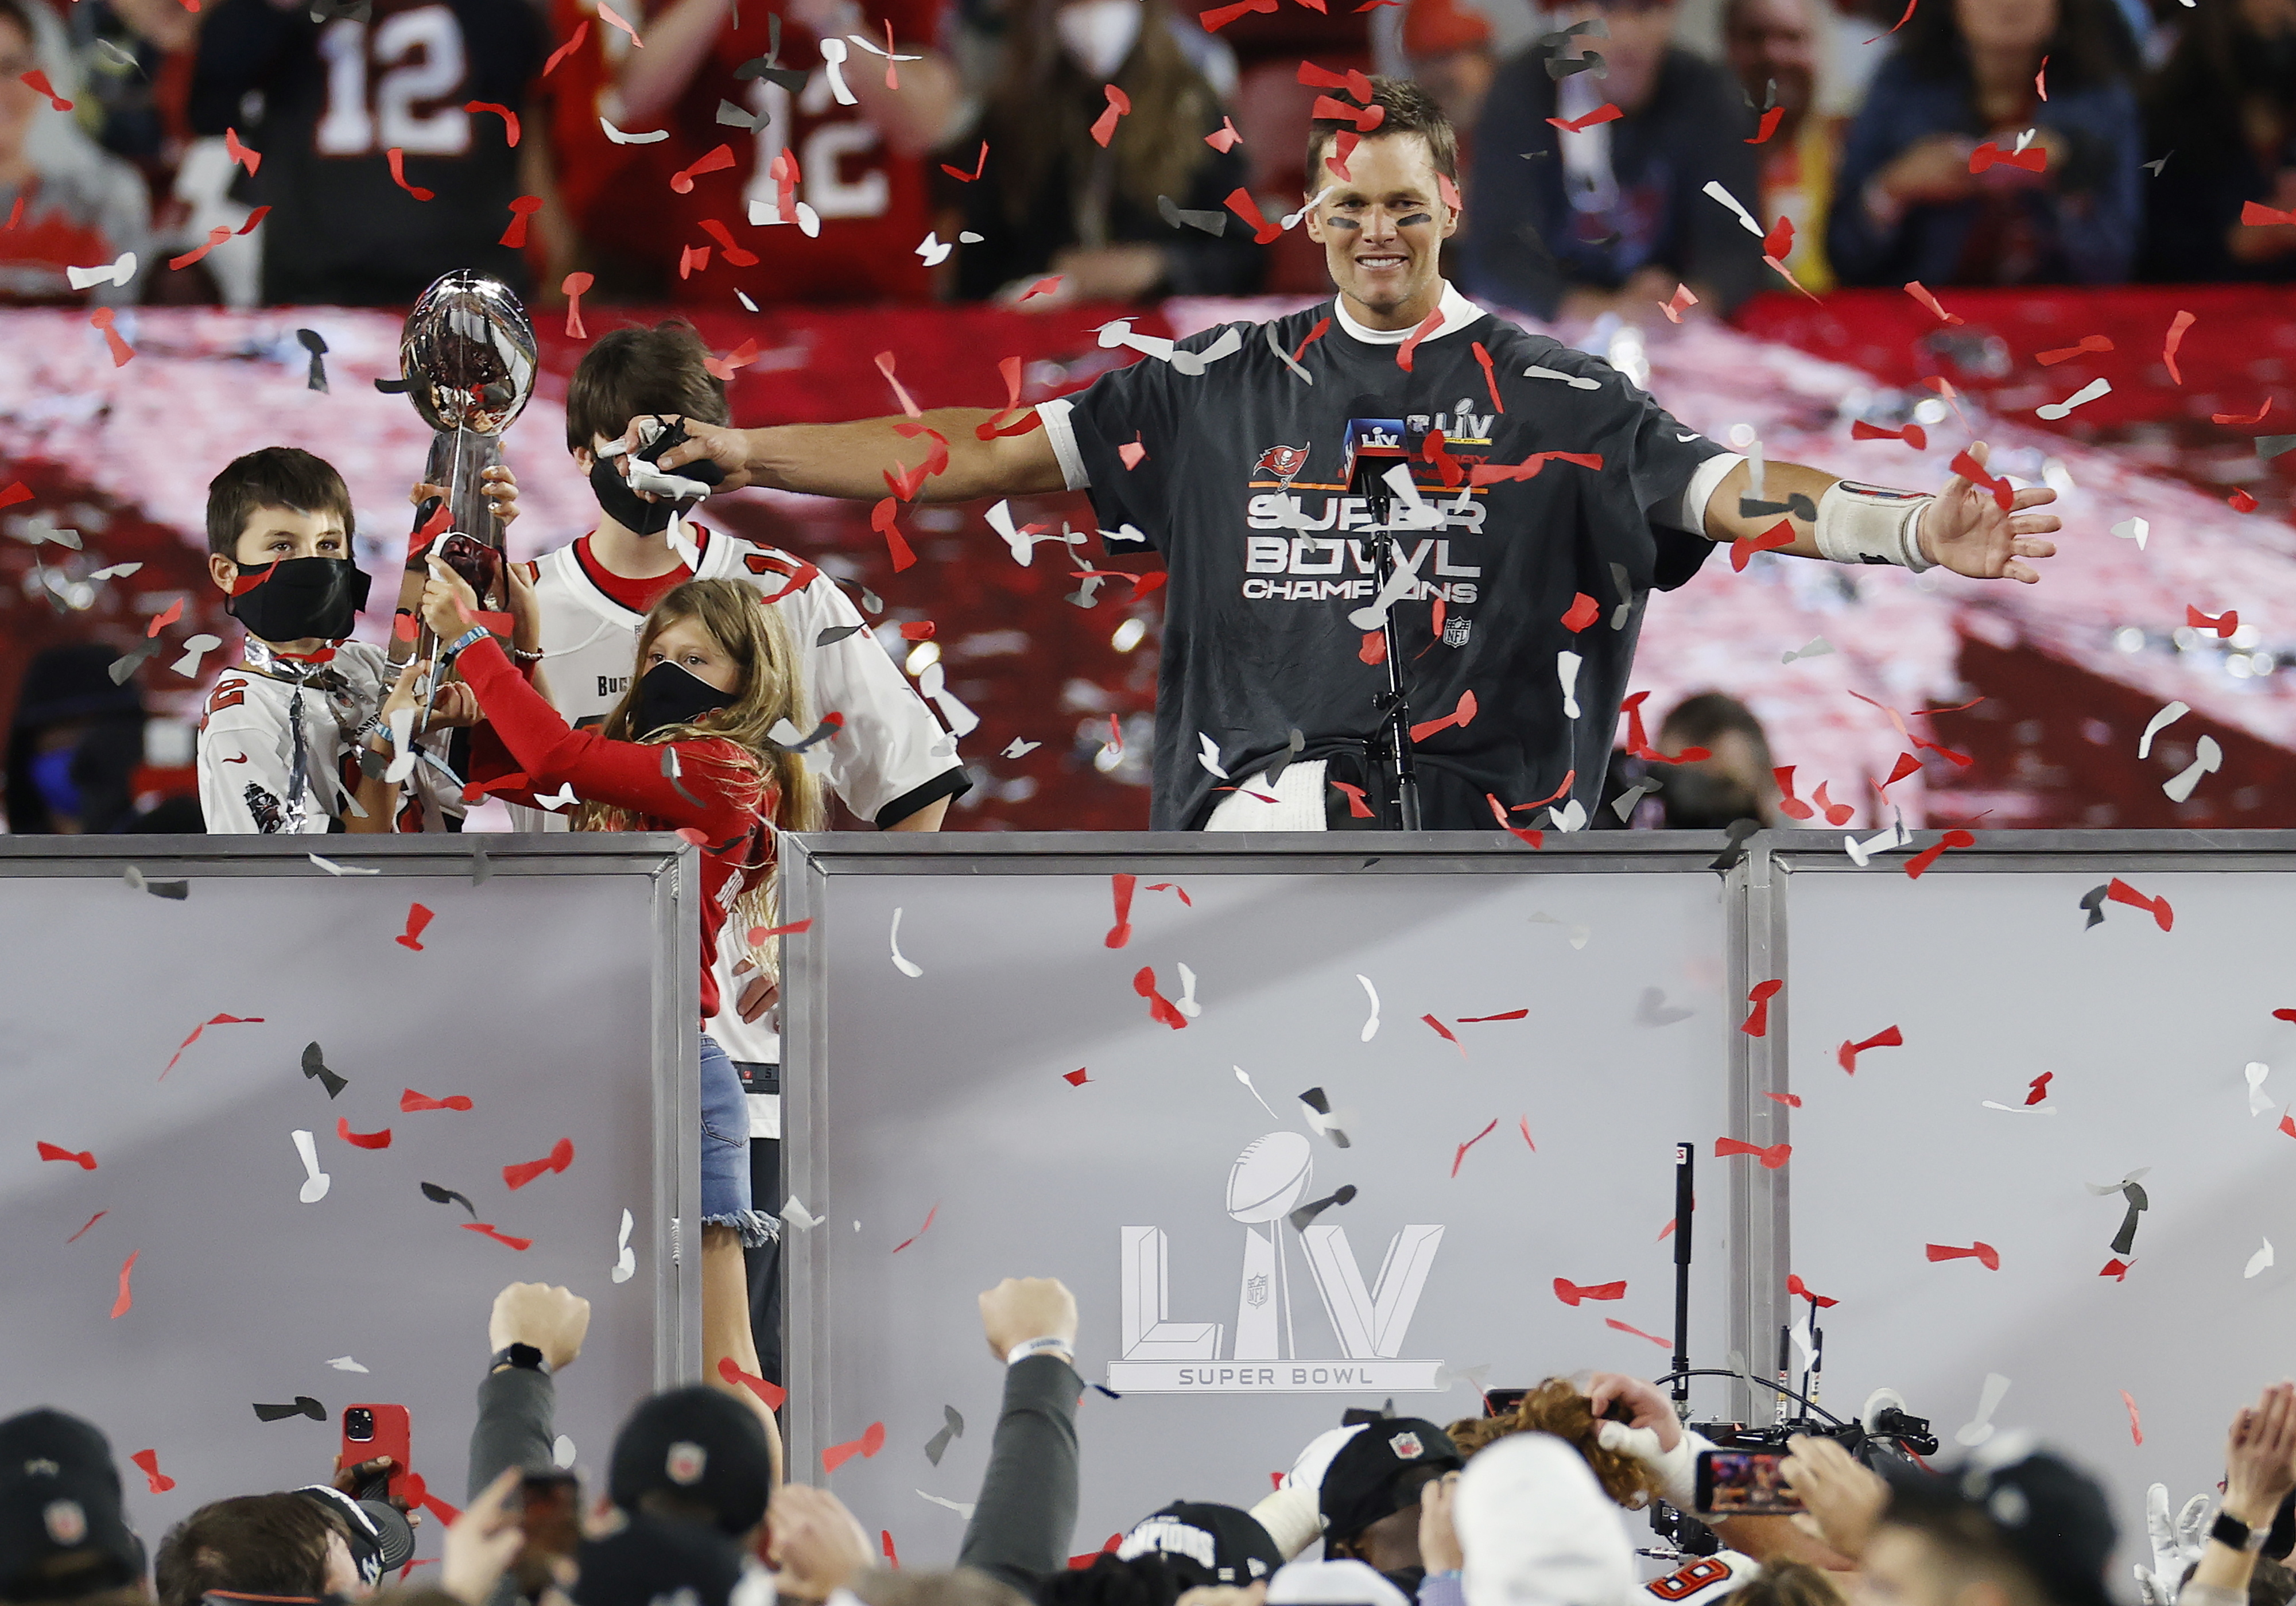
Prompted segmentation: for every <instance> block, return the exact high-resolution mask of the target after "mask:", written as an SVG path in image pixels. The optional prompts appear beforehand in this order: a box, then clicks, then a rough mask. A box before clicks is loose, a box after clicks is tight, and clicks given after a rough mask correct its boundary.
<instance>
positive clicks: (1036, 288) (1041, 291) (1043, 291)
mask: <svg viewBox="0 0 2296 1606" xmlns="http://www.w3.org/2000/svg"><path fill="white" fill-rule="evenodd" d="M1060 287H1061V275H1060V274H1054V275H1053V276H1052V277H1051V278H1049V279H1039V280H1037V282H1036V283H1034V284H1031V285H1030V286H1029V288H1028V289H1027V290H1025V291H1021V299H1022V300H1023V301H1025V300H1027V299H1029V298H1030V297H1031V296H1049V295H1051V294H1052V293H1053V292H1054V291H1056V290H1058V289H1059V288H1060Z"/></svg>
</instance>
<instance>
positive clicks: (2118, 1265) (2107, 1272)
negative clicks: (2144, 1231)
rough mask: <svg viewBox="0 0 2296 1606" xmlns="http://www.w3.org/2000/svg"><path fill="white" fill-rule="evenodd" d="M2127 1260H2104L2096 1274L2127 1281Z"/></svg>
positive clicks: (2117, 1280)
mask: <svg viewBox="0 0 2296 1606" xmlns="http://www.w3.org/2000/svg"><path fill="white" fill-rule="evenodd" d="M2128 1269H2129V1268H2128V1261H2126V1260H2121V1259H2118V1258H2115V1259H2112V1260H2108V1261H2106V1262H2105V1263H2104V1264H2103V1266H2100V1267H2098V1268H2097V1275H2098V1276H2100V1277H2110V1278H2112V1280H2113V1281H2114V1282H2128ZM2140 1442H2141V1441H2140Z"/></svg>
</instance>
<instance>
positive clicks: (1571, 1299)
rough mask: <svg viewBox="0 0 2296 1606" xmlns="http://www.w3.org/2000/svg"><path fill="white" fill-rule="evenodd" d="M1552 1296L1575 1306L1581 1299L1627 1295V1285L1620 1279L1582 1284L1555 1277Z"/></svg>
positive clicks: (1617, 1297) (1621, 1297)
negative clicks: (1618, 1280)
mask: <svg viewBox="0 0 2296 1606" xmlns="http://www.w3.org/2000/svg"><path fill="white" fill-rule="evenodd" d="M1554 1297H1555V1298H1556V1299H1560V1300H1562V1302H1563V1303H1564V1304H1565V1305H1569V1306H1572V1307H1576V1306H1577V1305H1578V1303H1579V1300H1581V1299H1625V1298H1626V1297H1627V1285H1626V1283H1625V1282H1623V1281H1621V1282H1595V1283H1588V1284H1586V1285H1583V1286H1582V1285H1580V1284H1579V1283H1576V1282H1570V1280H1569V1279H1568V1278H1564V1277H1557V1278H1556V1279H1555V1280H1554Z"/></svg>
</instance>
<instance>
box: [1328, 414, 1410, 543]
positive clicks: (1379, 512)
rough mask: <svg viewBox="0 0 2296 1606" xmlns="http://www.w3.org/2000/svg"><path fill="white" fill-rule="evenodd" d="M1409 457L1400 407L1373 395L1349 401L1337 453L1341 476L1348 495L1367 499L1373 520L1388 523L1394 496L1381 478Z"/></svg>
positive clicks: (1407, 461)
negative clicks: (1390, 505) (1344, 437)
mask: <svg viewBox="0 0 2296 1606" xmlns="http://www.w3.org/2000/svg"><path fill="white" fill-rule="evenodd" d="M1410 460H1411V447H1410V441H1409V438H1408V435H1407V433H1406V430H1405V429H1404V422H1403V419H1402V417H1401V416H1400V415H1399V409H1397V408H1395V407H1392V406H1390V405H1389V404H1387V403H1384V402H1382V401H1381V400H1380V399H1379V398H1378V397H1374V396H1358V397H1356V398H1355V399H1354V400H1353V401H1351V402H1349V404H1348V432H1347V438H1346V440H1345V441H1344V442H1343V443H1342V446H1341V454H1340V478H1341V480H1342V481H1344V482H1345V483H1346V485H1347V488H1348V494H1349V496H1362V497H1365V498H1367V499H1368V500H1369V501H1370V503H1371V506H1372V516H1373V519H1374V521H1375V522H1377V523H1380V524H1385V523H1386V522H1387V512H1388V504H1389V503H1390V501H1391V500H1392V499H1393V493H1392V492H1391V491H1390V489H1389V488H1388V485H1387V483H1386V480H1385V479H1383V478H1382V477H1383V476H1384V475H1385V474H1386V473H1387V471H1389V470H1390V469H1392V468H1394V467H1395V466H1396V465H1397V464H1398V463H1409V462H1410Z"/></svg>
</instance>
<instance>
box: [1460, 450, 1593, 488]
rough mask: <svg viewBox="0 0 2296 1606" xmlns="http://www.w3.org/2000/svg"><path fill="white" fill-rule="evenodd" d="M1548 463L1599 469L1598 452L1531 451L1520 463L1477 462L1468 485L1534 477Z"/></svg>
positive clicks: (1495, 483) (1494, 483)
mask: <svg viewBox="0 0 2296 1606" xmlns="http://www.w3.org/2000/svg"><path fill="white" fill-rule="evenodd" d="M1548 463H1576V464H1577V465H1578V466H1579V467H1580V468H1582V469H1600V468H1601V467H1602V466H1603V455H1602V454H1601V453H1600V452H1533V453H1532V454H1531V455H1529V456H1528V457H1526V458H1524V459H1523V460H1522V461H1521V463H1477V464H1476V465H1475V467H1474V469H1473V471H1472V472H1471V473H1469V474H1468V476H1467V483H1468V484H1470V485H1497V484H1498V483H1499V482H1500V481H1502V480H1506V479H1538V475H1539V471H1540V470H1542V469H1544V468H1545V467H1546V465H1547V464H1548Z"/></svg>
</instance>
